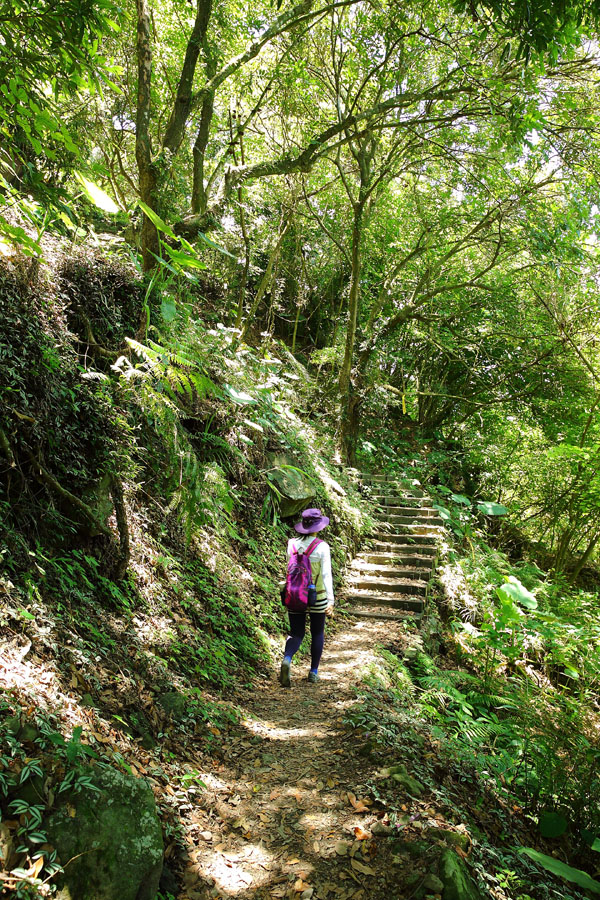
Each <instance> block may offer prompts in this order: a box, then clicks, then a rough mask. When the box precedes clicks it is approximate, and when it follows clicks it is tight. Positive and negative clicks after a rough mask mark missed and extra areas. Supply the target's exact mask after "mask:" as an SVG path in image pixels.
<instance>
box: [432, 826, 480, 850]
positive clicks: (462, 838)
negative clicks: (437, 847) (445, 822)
mask: <svg viewBox="0 0 600 900" xmlns="http://www.w3.org/2000/svg"><path fill="white" fill-rule="evenodd" d="M427 836H428V837H433V838H435V839H436V840H438V841H445V842H446V843H447V844H450V845H451V846H452V847H460V849H461V850H468V849H469V844H470V843H471V838H470V837H469V835H468V834H465V833H464V832H463V831H450V830H449V829H448V828H437V827H431V828H428V829H427Z"/></svg>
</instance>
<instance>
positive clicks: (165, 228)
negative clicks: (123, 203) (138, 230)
mask: <svg viewBox="0 0 600 900" xmlns="http://www.w3.org/2000/svg"><path fill="white" fill-rule="evenodd" d="M138 206H139V207H140V209H141V210H142V211H143V212H144V213H145V214H146V215H147V216H148V218H149V219H150V221H151V222H152V224H153V225H154V227H155V228H156V230H157V231H162V232H163V234H166V235H167V237H170V238H172V239H173V240H176V237H175V233H174V231H173V229H172V228H170V227H169V225H167V223H166V222H165V221H163V219H161V217H160V216H159V215H158V213H155V212H154V210H153V209H150V207H149V206H148V205H147V204H146V203H144V202H143V201H142V200H138Z"/></svg>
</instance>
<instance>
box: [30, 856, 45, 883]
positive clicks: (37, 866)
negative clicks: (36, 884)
mask: <svg viewBox="0 0 600 900" xmlns="http://www.w3.org/2000/svg"><path fill="white" fill-rule="evenodd" d="M43 868H44V857H43V856H40V858H39V859H36V861H35V862H34V863H33V865H32V866H31V868H30V869H28V870H27V874H28V876H29V877H30V878H37V877H38V875H39V874H40V872H41V871H42V869H43Z"/></svg>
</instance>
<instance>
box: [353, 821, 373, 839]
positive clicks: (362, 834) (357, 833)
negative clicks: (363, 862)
mask: <svg viewBox="0 0 600 900" xmlns="http://www.w3.org/2000/svg"><path fill="white" fill-rule="evenodd" d="M370 836H371V835H370V834H369V832H368V831H365V830H364V828H361V827H360V825H357V826H356V828H355V829H354V837H355V838H356V840H357V841H366V840H367V839H368V838H369V837H370Z"/></svg>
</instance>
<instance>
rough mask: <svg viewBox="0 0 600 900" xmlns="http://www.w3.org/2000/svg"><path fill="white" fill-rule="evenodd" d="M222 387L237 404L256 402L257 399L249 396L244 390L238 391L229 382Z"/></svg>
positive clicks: (243, 404) (246, 404)
mask: <svg viewBox="0 0 600 900" xmlns="http://www.w3.org/2000/svg"><path fill="white" fill-rule="evenodd" d="M224 388H225V392H226V393H227V394H228V395H229V397H230V398H231V399H232V400H233V402H234V403H237V404H238V405H239V406H249V405H250V404H253V403H258V400H256V399H255V398H254V397H251V396H250V394H246V393H245V392H244V391H238V390H237V388H234V387H231V385H230V384H226V385H224Z"/></svg>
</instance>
